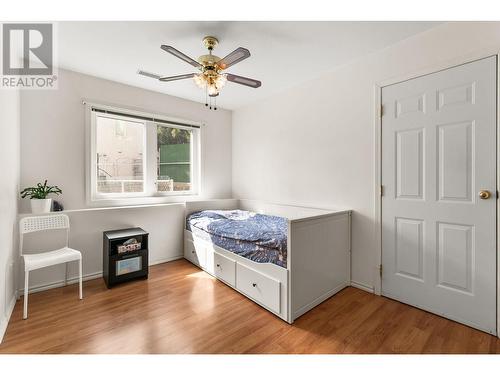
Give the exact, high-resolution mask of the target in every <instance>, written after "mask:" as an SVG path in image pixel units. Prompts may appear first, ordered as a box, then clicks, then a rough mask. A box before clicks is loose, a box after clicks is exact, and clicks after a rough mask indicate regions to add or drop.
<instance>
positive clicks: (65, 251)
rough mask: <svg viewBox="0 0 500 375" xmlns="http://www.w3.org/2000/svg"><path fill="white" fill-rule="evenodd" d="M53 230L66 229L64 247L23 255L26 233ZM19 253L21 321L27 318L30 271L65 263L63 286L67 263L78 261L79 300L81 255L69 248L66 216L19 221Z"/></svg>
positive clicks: (36, 217) (50, 216)
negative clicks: (21, 276)
mask: <svg viewBox="0 0 500 375" xmlns="http://www.w3.org/2000/svg"><path fill="white" fill-rule="evenodd" d="M55 229H66V246H65V247H63V248H61V249H58V250H53V251H46V252H43V253H37V254H23V236H24V234H26V233H32V232H41V231H48V230H55ZM19 253H20V254H21V256H22V257H23V258H24V310H23V319H27V318H28V292H29V290H28V280H29V273H30V271H33V270H36V269H40V268H44V267H48V266H53V265H56V264H62V263H66V276H65V284H67V282H68V262H72V261H76V260H77V261H78V271H79V279H80V288H79V289H80V299H82V298H83V294H82V253H80V252H79V251H78V250H75V249H71V248H70V247H69V218H68V216H67V215H48V216H30V217H24V218H22V219H21V220H20V221H19Z"/></svg>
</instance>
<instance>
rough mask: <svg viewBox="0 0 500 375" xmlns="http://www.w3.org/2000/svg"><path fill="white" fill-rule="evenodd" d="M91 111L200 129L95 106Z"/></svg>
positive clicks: (195, 126) (196, 126) (180, 123)
mask: <svg viewBox="0 0 500 375" xmlns="http://www.w3.org/2000/svg"><path fill="white" fill-rule="evenodd" d="M91 110H92V111H94V112H100V113H107V114H110V115H118V116H125V117H131V118H135V119H138V120H145V121H152V122H156V123H161V124H170V125H180V126H185V127H188V128H196V129H199V128H200V126H199V125H192V124H185V123H182V122H176V121H169V120H162V119H159V118H155V117H147V116H139V115H133V114H130V113H123V112H116V111H110V110H107V109H101V108H96V107H94V106H92V107H91Z"/></svg>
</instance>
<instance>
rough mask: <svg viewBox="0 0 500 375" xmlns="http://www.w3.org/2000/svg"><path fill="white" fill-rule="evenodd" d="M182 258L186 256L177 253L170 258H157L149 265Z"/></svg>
mask: <svg viewBox="0 0 500 375" xmlns="http://www.w3.org/2000/svg"><path fill="white" fill-rule="evenodd" d="M182 258H184V255H183V254H180V255H176V256H173V257H170V258H164V259H160V260H155V261H154V262H149V265H150V266H155V265H157V264H161V263H167V262H172V261H174V260H179V259H182Z"/></svg>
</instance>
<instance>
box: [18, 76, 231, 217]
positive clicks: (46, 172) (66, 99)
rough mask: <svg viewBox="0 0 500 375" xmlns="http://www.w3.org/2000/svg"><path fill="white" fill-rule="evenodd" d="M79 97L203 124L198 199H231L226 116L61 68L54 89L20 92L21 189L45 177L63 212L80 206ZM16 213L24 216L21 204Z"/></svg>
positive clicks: (82, 188)
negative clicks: (55, 190) (56, 191)
mask: <svg viewBox="0 0 500 375" xmlns="http://www.w3.org/2000/svg"><path fill="white" fill-rule="evenodd" d="M173 84H175V82H174V83H173ZM193 89H196V88H195V87H193ZM83 99H88V100H91V101H94V102H103V103H110V104H116V105H118V106H120V105H122V106H125V107H134V108H139V109H141V110H144V111H145V112H147V111H151V112H152V113H157V114H165V115H167V116H171V117H177V118H183V119H186V120H192V121H199V122H204V123H205V124H206V126H205V127H204V129H203V136H204V139H203V140H202V148H203V149H202V153H203V155H202V158H203V164H204V165H203V167H204V171H203V176H204V179H203V181H202V188H203V195H204V197H205V198H222V197H229V196H230V195H231V112H229V111H225V110H222V109H218V110H217V111H210V110H208V109H207V108H205V106H204V105H203V104H200V103H196V102H192V101H189V100H185V99H180V98H176V97H173V96H169V95H165V94H161V93H156V92H153V91H148V90H143V89H139V88H136V87H132V86H128V85H124V84H120V83H117V82H112V81H108V80H104V79H100V78H96V77H91V76H88V75H85V74H80V73H75V72H71V71H67V70H59V79H58V89H56V90H24V91H23V92H22V93H21V186H22V187H24V186H28V185H31V184H34V183H36V182H39V181H43V180H44V179H48V180H49V183H51V184H56V185H58V186H59V187H60V188H61V189H62V190H63V195H62V196H61V197H60V198H58V200H61V201H62V203H63V204H64V207H65V208H66V209H80V208H84V207H85V206H86V202H85V112H84V108H85V107H84V105H82V100H83ZM21 212H29V202H28V201H27V200H26V201H23V202H21Z"/></svg>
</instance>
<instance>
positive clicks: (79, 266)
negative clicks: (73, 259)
mask: <svg viewBox="0 0 500 375" xmlns="http://www.w3.org/2000/svg"><path fill="white" fill-rule="evenodd" d="M78 275H79V279H80V281H79V284H80V299H83V290H82V260H81V259H80V260H79V261H78Z"/></svg>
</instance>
